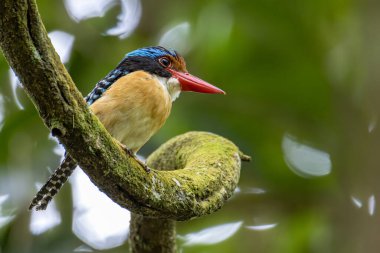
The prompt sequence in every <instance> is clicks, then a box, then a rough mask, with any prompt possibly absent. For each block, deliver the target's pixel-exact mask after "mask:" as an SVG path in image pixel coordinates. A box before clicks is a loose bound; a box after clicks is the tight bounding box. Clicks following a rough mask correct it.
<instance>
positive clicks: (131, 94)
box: [29, 46, 225, 210]
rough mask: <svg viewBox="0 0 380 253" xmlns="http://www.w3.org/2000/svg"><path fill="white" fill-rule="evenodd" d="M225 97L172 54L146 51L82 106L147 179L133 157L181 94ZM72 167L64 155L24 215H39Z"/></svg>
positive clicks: (132, 56)
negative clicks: (96, 119) (39, 211)
mask: <svg viewBox="0 0 380 253" xmlns="http://www.w3.org/2000/svg"><path fill="white" fill-rule="evenodd" d="M187 91H192V92H199V93H215V94H225V92H224V91H223V90H221V89H219V88H218V87H216V86H213V85H211V84H209V83H208V82H206V81H204V80H202V79H200V78H198V77H196V76H193V75H191V74H190V73H189V72H188V71H187V69H186V62H185V60H184V58H183V57H182V56H181V55H180V54H179V53H178V52H177V51H175V50H173V49H166V48H164V47H161V46H151V47H143V48H139V49H136V50H134V51H131V52H129V53H127V54H126V55H125V56H124V57H123V59H122V60H121V62H120V63H119V64H118V65H117V66H116V67H115V69H113V70H112V71H111V72H109V73H108V74H107V75H106V76H105V77H104V78H103V79H101V80H100V81H99V82H98V83H97V84H96V85H95V87H94V88H93V90H92V91H91V92H90V93H89V94H88V95H87V96H86V97H85V101H86V102H87V105H88V106H89V108H90V110H91V111H92V113H93V114H95V115H96V116H97V117H98V118H99V120H100V122H101V123H102V124H103V125H104V127H105V128H106V129H107V131H108V132H109V133H110V134H111V136H112V137H113V138H115V139H116V140H117V141H118V142H119V143H120V145H121V146H122V147H123V149H124V150H125V151H126V152H127V153H128V154H129V155H130V156H132V157H133V158H134V159H136V161H137V162H138V163H139V164H140V165H141V166H142V167H143V168H144V169H145V170H146V171H147V172H148V173H149V171H150V168H149V167H148V166H146V164H145V163H144V162H142V161H141V160H139V159H138V158H137V156H136V153H137V151H138V150H139V149H140V148H141V147H142V146H143V145H144V144H145V143H146V142H147V141H148V140H149V139H150V138H151V137H152V136H153V135H154V134H155V133H156V132H157V131H158V130H159V129H160V128H161V127H162V126H163V124H164V123H165V121H166V119H167V118H168V116H169V114H170V111H171V108H172V103H173V102H174V101H175V100H176V99H177V98H178V96H179V95H180V93H181V92H187ZM76 166H77V162H76V161H75V159H73V158H72V157H71V155H70V154H69V153H67V152H66V153H65V155H64V158H63V160H62V162H61V163H60V165H59V166H58V168H57V169H56V170H55V171H54V173H53V174H52V175H51V176H50V178H49V179H48V181H47V182H46V183H45V184H44V185H43V186H42V188H41V189H40V190H39V191H38V192H37V194H36V196H35V197H34V198H33V200H32V202H31V204H30V206H29V210H32V209H34V208H35V210H45V209H46V208H47V206H48V204H49V202H50V201H51V200H52V198H53V197H54V196H55V195H56V194H57V193H58V191H59V190H60V189H61V187H62V186H63V184H64V183H65V182H66V181H67V179H68V178H69V177H70V175H71V174H72V172H73V171H74V169H75V168H76Z"/></svg>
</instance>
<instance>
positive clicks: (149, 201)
mask: <svg viewBox="0 0 380 253" xmlns="http://www.w3.org/2000/svg"><path fill="white" fill-rule="evenodd" d="M0 46H1V48H2V51H3V53H4V55H5V57H6V59H7V61H8V63H9V65H10V66H11V67H12V69H13V70H14V71H15V73H16V75H17V76H18V77H19V79H20V81H21V83H22V84H23V86H24V88H25V91H26V93H27V94H28V95H29V97H30V98H31V100H32V101H33V103H34V105H35V106H36V108H37V110H38V112H39V114H40V116H41V118H42V119H43V121H44V123H45V125H46V126H47V127H48V128H49V129H50V131H51V132H52V133H53V134H54V135H55V136H57V138H58V139H59V140H60V142H61V143H62V144H63V145H64V146H65V148H66V150H67V151H68V152H69V153H70V154H71V156H72V157H73V158H74V159H76V160H77V161H78V163H79V165H80V166H81V167H82V168H83V170H84V171H85V172H86V174H87V175H88V176H89V177H90V179H91V180H92V181H93V182H94V183H95V185H97V186H98V187H99V188H100V190H102V191H103V192H104V193H106V194H107V195H108V196H109V197H110V198H111V199H112V200H114V201H115V202H117V203H118V204H119V205H121V206H123V207H125V208H128V209H129V210H131V211H133V212H135V213H138V214H142V215H145V216H151V217H156V218H170V219H175V220H186V219H190V218H192V217H197V216H201V215H204V214H207V213H210V212H213V211H215V210H216V209H218V208H220V207H221V206H222V204H223V202H224V201H225V200H226V199H227V198H228V197H230V196H231V194H232V192H233V190H234V187H235V186H236V184H237V181H238V177H239V169H240V158H239V151H238V148H237V147H236V146H235V145H234V144H233V143H231V142H230V141H228V140H226V139H224V138H222V137H219V136H216V135H213V134H209V133H202V132H201V133H197V132H192V133H188V134H185V135H182V136H179V137H176V138H175V139H173V140H171V141H169V142H168V143H167V144H164V145H163V146H162V147H160V148H159V149H158V150H157V151H156V152H154V153H153V154H152V155H151V156H150V157H149V159H148V165H149V166H151V167H153V168H164V167H165V169H172V170H174V169H180V168H183V169H181V170H176V171H152V172H151V173H150V174H147V173H146V172H145V171H144V169H143V168H141V167H140V166H139V165H138V164H137V163H136V161H135V160H133V159H131V158H130V157H128V156H127V155H126V154H125V153H124V152H123V151H122V149H121V148H120V147H119V146H118V145H117V143H115V141H114V140H113V139H112V137H111V136H110V135H109V134H108V132H107V131H106V130H105V129H104V127H103V126H102V125H101V123H100V122H99V120H98V119H97V118H96V117H95V116H94V115H93V114H91V113H90V111H89V110H88V108H87V105H86V103H85V101H84V99H83V97H82V95H81V93H80V92H79V91H78V90H77V88H76V87H75V85H74V83H73V81H72V80H71V77H70V75H69V74H68V73H67V71H66V69H65V67H64V66H63V64H62V63H61V62H60V59H59V56H58V55H57V53H56V52H55V51H54V48H53V46H52V44H51V42H50V40H49V38H48V36H47V33H46V30H45V28H44V26H43V24H42V21H41V18H40V16H39V13H38V10H37V6H36V3H35V1H34V0H2V1H0ZM241 158H244V156H241Z"/></svg>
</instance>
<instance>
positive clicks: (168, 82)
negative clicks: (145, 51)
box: [154, 75, 181, 102]
mask: <svg viewBox="0 0 380 253" xmlns="http://www.w3.org/2000/svg"><path fill="white" fill-rule="evenodd" d="M154 76H155V77H156V78H157V80H158V81H159V83H160V84H161V85H162V86H164V88H165V89H166V90H167V91H168V93H169V95H170V97H171V100H172V102H173V101H174V100H176V99H177V98H178V97H179V94H180V93H181V84H180V83H179V82H178V80H177V78H174V77H170V78H166V77H160V76H157V75H154Z"/></svg>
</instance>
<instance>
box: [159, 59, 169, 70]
mask: <svg viewBox="0 0 380 253" xmlns="http://www.w3.org/2000/svg"><path fill="white" fill-rule="evenodd" d="M158 62H159V63H160V64H161V66H162V67H164V68H168V67H170V65H171V62H170V60H169V59H168V58H167V57H161V58H160V59H158Z"/></svg>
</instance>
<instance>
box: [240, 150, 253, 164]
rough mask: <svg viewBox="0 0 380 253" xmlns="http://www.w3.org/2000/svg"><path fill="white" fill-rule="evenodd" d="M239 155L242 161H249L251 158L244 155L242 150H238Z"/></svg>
mask: <svg viewBox="0 0 380 253" xmlns="http://www.w3.org/2000/svg"><path fill="white" fill-rule="evenodd" d="M239 156H240V159H241V160H242V161H243V162H250V161H251V160H252V157H250V156H249V155H246V154H244V153H243V152H241V151H239Z"/></svg>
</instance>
